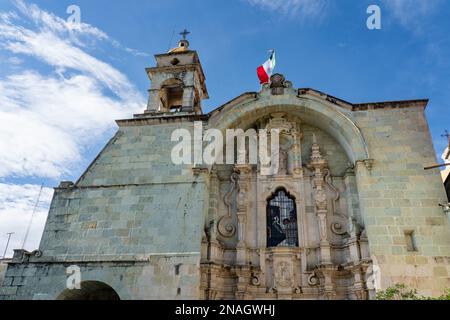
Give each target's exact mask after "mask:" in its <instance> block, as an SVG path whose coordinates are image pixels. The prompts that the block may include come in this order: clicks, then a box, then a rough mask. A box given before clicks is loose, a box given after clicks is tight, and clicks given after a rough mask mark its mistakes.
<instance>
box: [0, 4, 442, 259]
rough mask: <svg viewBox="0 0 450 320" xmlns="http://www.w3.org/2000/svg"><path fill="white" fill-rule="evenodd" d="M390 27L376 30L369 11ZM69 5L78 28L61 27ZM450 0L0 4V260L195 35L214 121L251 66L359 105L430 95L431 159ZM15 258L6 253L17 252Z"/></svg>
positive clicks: (247, 81)
mask: <svg viewBox="0 0 450 320" xmlns="http://www.w3.org/2000/svg"><path fill="white" fill-rule="evenodd" d="M371 4H376V5H379V6H380V8H381V12H382V28H381V30H369V29H368V28H367V27H366V20H367V18H368V16H369V14H367V13H366V9H367V7H368V6H369V5H371ZM69 5H77V6H78V7H79V8H80V9H81V25H78V26H74V25H72V24H69V23H67V22H66V20H67V19H68V17H69V16H70V14H68V13H66V9H67V7H68V6H69ZM449 16H450V2H448V1H445V0H426V1H425V0H424V1H422V0H378V1H375V0H371V1H364V0H338V1H337V0H336V1H333V0H284V1H280V0H272V1H269V0H232V1H200V0H193V1H181V0H180V1H158V0H152V1H138V0H128V1H121V0H118V1H106V0H96V1H92V0H91V1H87V0H86V1H79V0H71V1H65V0H58V1H55V0H51V1H50V0H42V1H12V0H11V1H10V0H0V121H2V124H3V125H2V127H1V128H0V154H1V156H0V254H2V252H3V248H4V245H5V244H6V236H3V234H5V233H6V232H10V231H14V232H16V234H15V235H14V236H13V242H12V245H11V248H12V247H16V248H17V247H20V246H21V241H22V240H23V235H24V233H25V230H26V225H27V224H28V221H29V220H30V217H31V212H32V208H33V205H34V201H35V200H36V197H37V194H38V192H39V186H40V184H41V183H44V185H45V188H44V192H43V196H42V201H41V203H40V205H39V208H38V210H37V212H36V214H35V218H34V219H35V220H34V222H33V228H32V232H31V235H30V239H29V241H28V243H27V244H26V246H25V247H26V248H29V249H33V248H34V247H36V246H37V245H38V242H39V238H40V234H41V232H42V227H43V225H44V222H45V217H46V213H47V210H48V206H49V202H50V200H51V195H52V189H51V187H53V186H56V185H57V184H58V183H59V181H60V180H72V181H74V180H76V179H77V178H78V177H79V175H80V174H81V173H82V172H83V170H84V169H85V167H86V166H87V165H88V164H89V163H90V162H91V161H92V159H93V158H94V157H95V155H96V154H97V153H98V152H99V150H100V149H101V148H102V147H103V146H104V144H105V142H106V141H107V140H108V139H109V137H110V136H111V135H112V134H113V132H114V131H115V129H116V127H115V123H114V119H117V118H126V117H129V116H131V115H132V114H133V113H136V112H140V111H142V110H144V108H145V103H146V98H147V97H146V90H147V89H148V87H149V80H148V78H147V76H146V74H145V71H144V68H145V67H149V66H153V65H154V59H153V54H156V53H163V52H166V51H167V50H168V49H169V48H170V47H174V46H176V43H177V40H178V39H179V35H178V32H179V31H180V30H182V29H184V28H188V29H189V30H190V31H191V32H192V33H191V34H190V35H189V37H188V38H189V41H190V43H191V48H192V49H195V50H197V51H198V53H199V55H200V59H201V62H202V64H203V69H204V71H205V74H206V81H207V86H208V90H209V94H210V99H209V100H206V101H204V111H205V112H208V111H210V110H212V109H214V108H216V107H218V106H220V105H221V104H223V103H225V102H226V101H228V100H230V99H232V98H234V97H235V96H238V95H239V94H241V93H243V92H246V91H257V90H259V84H258V80H257V77H256V73H255V69H256V67H257V66H258V65H259V64H261V63H263V62H264V61H265V60H266V59H267V50H268V49H271V48H275V49H276V50H277V67H276V71H277V72H280V73H283V74H284V75H285V76H286V78H287V79H288V80H290V81H292V82H293V84H294V86H296V87H311V88H315V89H317V90H320V91H323V92H326V93H328V94H331V95H333V96H336V97H339V98H341V99H344V100H347V101H350V102H370V101H387V100H407V99H419V98H429V99H430V103H429V106H428V109H427V117H428V120H429V124H430V127H431V131H432V135H433V140H434V144H435V147H436V152H437V153H438V154H439V153H441V151H442V150H443V149H444V147H445V145H446V139H445V138H443V137H441V134H442V133H443V132H444V130H445V129H450V128H448V127H447V124H448V123H449V120H450V117H449V113H448V111H447V110H448V109H447V108H448V104H449V101H450V83H449V81H448V77H449V76H448V75H449V74H450V60H449V59H448V57H449V56H450V37H449V36H448V32H449V31H450V20H449ZM11 252H12V251H9V253H11Z"/></svg>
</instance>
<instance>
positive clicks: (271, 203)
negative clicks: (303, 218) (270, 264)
mask: <svg viewBox="0 0 450 320" xmlns="http://www.w3.org/2000/svg"><path fill="white" fill-rule="evenodd" d="M296 246H298V229H297V208H296V205H295V198H294V197H292V196H290V195H289V194H288V193H287V192H286V190H285V189H278V190H277V191H276V192H275V193H274V194H273V195H272V197H270V198H269V199H268V200H267V247H296Z"/></svg>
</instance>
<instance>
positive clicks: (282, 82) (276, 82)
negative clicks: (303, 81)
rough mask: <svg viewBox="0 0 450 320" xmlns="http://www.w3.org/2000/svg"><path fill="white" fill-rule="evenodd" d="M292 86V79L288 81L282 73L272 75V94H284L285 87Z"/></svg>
mask: <svg viewBox="0 0 450 320" xmlns="http://www.w3.org/2000/svg"><path fill="white" fill-rule="evenodd" d="M291 87H292V83H291V82H290V81H286V79H285V77H284V76H283V75H282V74H279V73H275V74H274V75H272V76H271V77H270V88H271V93H272V95H281V94H284V89H285V88H291Z"/></svg>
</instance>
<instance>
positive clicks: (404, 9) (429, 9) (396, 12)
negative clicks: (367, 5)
mask: <svg viewBox="0 0 450 320" xmlns="http://www.w3.org/2000/svg"><path fill="white" fill-rule="evenodd" d="M383 3H384V5H385V6H386V8H387V9H388V10H389V13H390V14H391V15H392V16H393V17H394V19H395V21H396V22H398V23H399V24H401V25H402V26H404V27H405V28H407V29H411V30H413V31H415V32H421V31H422V27H423V25H424V19H425V18H427V17H429V16H431V15H433V14H434V13H436V12H437V9H438V8H439V6H440V5H441V4H442V3H443V1H442V0H425V1H424V0H383Z"/></svg>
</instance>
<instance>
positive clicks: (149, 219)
mask: <svg viewBox="0 0 450 320" xmlns="http://www.w3.org/2000/svg"><path fill="white" fill-rule="evenodd" d="M155 58H156V66H155V67H151V68H147V69H146V72H147V74H148V76H149V78H150V80H151V87H150V89H149V100H148V105H147V107H146V109H145V110H143V112H142V113H141V114H136V115H134V116H133V117H132V118H130V119H122V120H117V125H118V130H117V133H116V134H115V135H114V137H112V139H111V140H110V141H109V142H108V143H107V144H106V146H105V147H104V149H103V150H102V151H101V152H100V154H99V155H98V156H97V157H96V158H95V159H94V161H93V162H92V164H91V165H90V166H89V167H88V168H87V169H86V171H85V172H84V173H83V174H82V176H81V177H80V178H79V179H78V181H76V182H66V181H65V182H61V184H60V185H59V186H58V187H57V188H55V193H54V196H53V201H52V203H51V207H50V211H49V215H48V219H47V222H46V226H45V230H44V233H43V236H42V240H41V243H40V246H39V249H38V250H35V251H33V252H26V251H24V250H15V253H14V257H13V259H12V261H11V262H10V263H9V264H8V269H7V271H6V275H5V278H4V281H3V286H2V287H1V289H0V299H373V298H374V296H375V293H376V290H379V289H384V288H386V287H388V286H390V285H393V284H395V283H404V284H407V285H409V286H411V287H413V288H417V289H418V290H419V293H421V294H424V295H440V294H442V292H443V290H444V289H445V288H449V287H450V278H449V274H450V228H449V221H448V220H447V218H446V216H445V214H444V212H443V210H442V208H441V207H440V206H439V204H440V203H446V202H447V199H446V193H445V190H444V187H443V184H442V180H441V177H440V174H439V170H438V169H435V170H428V171H426V170H424V166H425V165H428V164H433V163H436V156H435V151H434V149H433V144H432V140H431V136H430V132H429V128H428V124H427V120H426V118H425V113H424V110H425V108H426V105H427V102H428V101H427V100H412V101H389V102H376V103H357V104H355V103H350V102H347V101H344V100H341V99H338V98H335V97H333V96H330V95H327V94H325V93H323V92H320V91H318V90H315V89H309V88H302V89H296V88H294V87H293V84H292V83H291V82H290V81H288V80H287V79H285V78H284V76H283V75H281V74H275V75H273V76H272V77H271V82H270V84H264V85H263V86H262V88H261V90H260V91H259V92H246V93H243V94H241V95H240V96H238V97H236V98H234V99H233V100H231V101H229V102H227V103H225V104H224V105H222V106H220V107H218V108H217V109H215V110H213V111H211V112H210V113H207V114H205V113H203V112H202V100H204V99H207V98H208V91H207V88H206V83H205V75H204V73H203V70H202V66H201V63H200V60H199V56H198V55H197V52H196V51H194V50H191V49H190V48H189V43H188V41H187V40H181V41H180V42H179V46H178V47H177V48H175V49H172V50H171V51H169V52H168V53H164V54H158V55H156V56H155ZM143 109H144V108H143ZM198 122H201V123H202V125H203V129H204V130H206V129H208V128H216V129H219V130H221V131H223V132H224V131H225V130H227V129H230V128H231V129H238V128H240V129H243V130H248V129H255V130H258V129H268V128H277V129H279V130H280V151H279V160H280V166H279V170H278V172H277V173H276V174H273V175H262V174H261V170H260V169H261V168H260V166H259V165H254V164H214V165H204V164H201V165H200V164H198V163H197V164H182V165H178V164H174V163H173V162H172V160H171V152H172V148H173V146H174V145H175V144H176V142H174V141H172V140H171V134H172V132H173V131H174V130H175V129H186V130H187V131H188V132H190V133H192V134H193V131H194V124H195V123H198ZM77 268H78V270H79V271H80V273H79V276H80V278H81V289H71V288H70V286H69V287H68V285H70V281H69V280H70V279H71V278H70V277H72V276H73V275H75V274H76V273H77V272H76V271H75V272H74V273H72V271H73V270H77ZM71 270H72V271H71Z"/></svg>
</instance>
